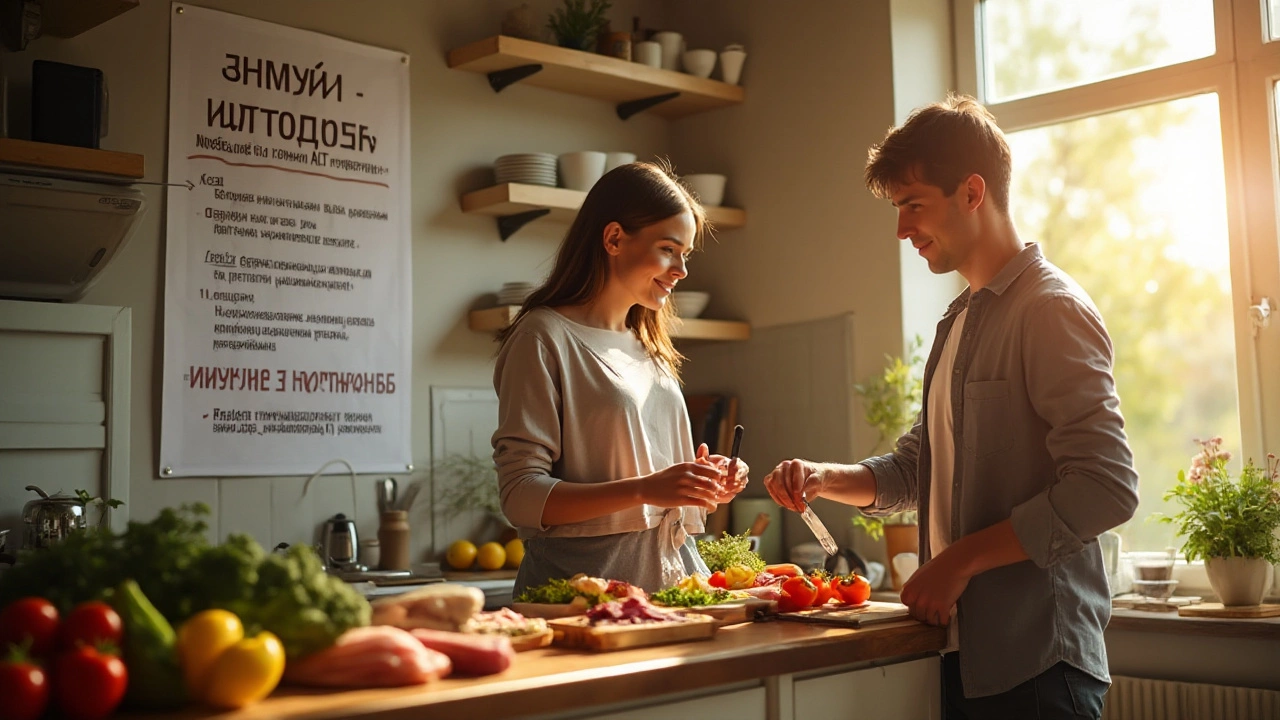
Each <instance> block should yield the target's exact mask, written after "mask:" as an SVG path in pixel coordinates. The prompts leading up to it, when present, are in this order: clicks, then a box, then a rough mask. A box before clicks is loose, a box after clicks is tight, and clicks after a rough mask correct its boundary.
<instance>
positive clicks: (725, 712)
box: [591, 687, 767, 720]
mask: <svg viewBox="0 0 1280 720" xmlns="http://www.w3.org/2000/svg"><path fill="white" fill-rule="evenodd" d="M766 702H767V700H766V696H765V690H764V688H762V687H757V688H750V689H747V690H736V691H731V692H725V693H718V694H716V695H704V696H703V697H699V698H694V699H692V700H680V701H677V702H669V703H662V702H661V698H657V699H656V700H655V703H654V704H652V705H647V706H645V707H637V708H635V709H632V710H621V711H618V712H612V713H608V714H605V715H592V716H591V720H653V719H654V718H690V719H694V718H708V719H709V718H732V719H733V720H765V719H766V716H767V708H766V706H765V703H766Z"/></svg>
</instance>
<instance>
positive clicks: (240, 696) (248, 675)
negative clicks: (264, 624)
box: [204, 631, 284, 709]
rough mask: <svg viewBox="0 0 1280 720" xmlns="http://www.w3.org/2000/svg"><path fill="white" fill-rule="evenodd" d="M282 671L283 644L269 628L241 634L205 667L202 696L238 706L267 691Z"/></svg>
mask: <svg viewBox="0 0 1280 720" xmlns="http://www.w3.org/2000/svg"><path fill="white" fill-rule="evenodd" d="M282 675H284V645H282V644H281V643H280V639H279V638H277V637H276V636H275V635H273V634H271V633H269V632H265V631H264V632H261V633H258V635H257V636H256V637H252V638H245V639H243V640H241V641H239V642H237V643H235V644H234V645H232V646H231V647H229V648H227V649H226V650H224V651H222V654H221V655H219V656H218V659H217V660H216V661H215V662H214V663H213V667H211V668H209V675H208V678H207V679H206V683H207V684H206V686H205V695H204V699H205V701H206V702H208V703H209V704H210V705H213V706H214V707H219V708H229V709H233V708H242V707H244V706H245V705H249V704H251V703H255V702H257V701H259V700H261V699H262V698H264V697H266V696H268V695H270V694H271V691H272V690H275V688H276V685H278V684H279V683H280V677H281V676H282Z"/></svg>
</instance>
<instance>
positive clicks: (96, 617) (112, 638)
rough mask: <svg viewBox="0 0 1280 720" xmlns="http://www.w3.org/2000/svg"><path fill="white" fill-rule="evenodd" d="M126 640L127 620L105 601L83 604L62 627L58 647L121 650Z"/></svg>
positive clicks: (59, 630)
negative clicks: (125, 621) (83, 646)
mask: <svg viewBox="0 0 1280 720" xmlns="http://www.w3.org/2000/svg"><path fill="white" fill-rule="evenodd" d="M123 638H124V621H123V620H121V619H120V614H119V613H117V612H116V611H115V609H114V608H112V607H111V606H110V605H108V604H106V603H104V602H102V601H101V600H90V601H88V602H83V603H80V604H79V605H77V606H76V607H75V609H74V610H72V611H71V612H70V613H68V614H67V617H66V619H64V620H63V621H62V625H61V626H60V627H59V628H58V647H59V648H62V649H64V650H69V649H75V648H78V647H80V646H81V645H85V646H88V647H101V646H103V645H110V646H111V647H116V648H118V647H120V643H121V640H123Z"/></svg>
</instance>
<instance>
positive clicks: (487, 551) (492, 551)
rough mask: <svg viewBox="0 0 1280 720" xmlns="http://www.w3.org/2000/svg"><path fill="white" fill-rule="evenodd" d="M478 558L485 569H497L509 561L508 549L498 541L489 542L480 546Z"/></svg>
mask: <svg viewBox="0 0 1280 720" xmlns="http://www.w3.org/2000/svg"><path fill="white" fill-rule="evenodd" d="M476 559H477V560H479V561H480V567H482V568H484V569H485V570H497V569H498V568H500V567H502V564H503V563H505V562H506V561H507V551H506V550H503V549H502V546H501V545H499V544H498V543H496V542H487V543H485V544H483V545H481V546H480V550H479V551H478V555H477V558H476Z"/></svg>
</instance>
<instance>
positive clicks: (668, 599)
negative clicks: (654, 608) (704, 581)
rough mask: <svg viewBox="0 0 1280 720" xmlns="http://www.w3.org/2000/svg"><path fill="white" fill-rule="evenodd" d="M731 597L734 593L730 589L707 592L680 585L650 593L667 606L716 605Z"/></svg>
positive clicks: (653, 597)
mask: <svg viewBox="0 0 1280 720" xmlns="http://www.w3.org/2000/svg"><path fill="white" fill-rule="evenodd" d="M731 597H733V595H732V593H730V592H729V591H728V590H716V591H715V592H706V591H705V590H686V589H684V588H679V587H669V588H666V589H664V590H659V591H658V592H656V593H654V594H652V595H650V596H649V599H650V600H652V601H653V602H655V603H657V604H659V605H666V606H667V607H694V606H698V605H715V604H717V603H722V602H724V601H726V600H728V599H729V598H731Z"/></svg>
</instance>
